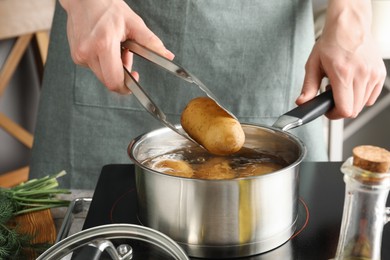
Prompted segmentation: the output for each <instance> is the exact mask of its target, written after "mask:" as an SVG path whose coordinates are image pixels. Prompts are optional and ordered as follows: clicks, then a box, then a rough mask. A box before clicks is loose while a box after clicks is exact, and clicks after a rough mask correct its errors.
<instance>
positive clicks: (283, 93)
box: [30, 0, 327, 188]
mask: <svg viewBox="0 0 390 260" xmlns="http://www.w3.org/2000/svg"><path fill="white" fill-rule="evenodd" d="M128 4H129V5H130V6H131V7H132V9H133V10H134V11H136V12H137V13H138V14H139V15H140V16H141V17H142V18H143V19H144V20H145V23H146V24H147V25H148V26H149V28H151V29H152V31H153V32H155V33H156V34H157V35H158V36H159V37H160V38H161V39H162V40H163V42H164V43H165V45H166V46H167V48H168V49H170V50H171V51H172V52H173V53H175V55H176V58H175V62H176V63H178V64H180V65H182V66H183V67H185V68H187V69H188V70H189V71H190V72H191V73H193V74H194V75H196V76H197V77H198V78H199V79H200V80H201V81H202V82H203V83H205V85H206V86H208V87H209V88H210V89H211V90H212V91H213V92H214V93H215V94H216V95H217V96H218V97H219V98H220V99H221V100H222V102H223V104H224V105H225V106H226V107H227V108H228V109H230V110H231V111H232V112H233V113H234V114H236V115H237V116H238V117H239V119H240V121H241V122H247V123H261V124H266V125H272V123H273V122H274V121H275V120H276V118H277V117H278V116H280V115H281V114H283V113H284V112H286V111H287V110H289V109H291V108H293V107H294V106H295V104H294V100H295V98H296V97H297V96H298V95H299V93H300V89H301V86H302V82H303V76H304V64H305V62H306V59H307V57H308V55H309V53H310V50H311V47H312V45H313V43H314V29H313V18H312V8H311V1H309V0H293V1H286V0H273V1H261V0H247V1H237V0H223V1H222V0H207V1H206V0H172V1H165V2H164V4H163V6H160V5H159V4H158V3H156V1H154V0H129V1H128ZM133 67H134V69H136V70H137V71H138V72H139V73H140V76H141V79H140V83H141V84H142V85H143V86H144V87H145V88H146V89H147V91H148V92H149V93H150V94H151V96H152V97H153V99H154V100H155V101H156V103H157V104H158V105H159V106H161V108H162V109H163V111H164V112H165V113H166V114H167V115H168V118H169V120H170V121H172V122H174V123H179V122H180V121H179V118H180V113H181V111H182V109H183V108H184V107H185V105H186V104H187V102H188V101H189V100H190V99H191V98H193V97H195V96H196V95H198V94H199V92H198V90H197V89H196V88H195V87H192V86H191V85H186V84H188V83H185V82H183V81H182V80H180V79H177V78H175V77H174V76H173V75H170V74H168V73H167V72H165V71H163V70H161V69H159V68H157V67H154V66H152V65H151V64H150V63H147V62H145V61H143V60H141V59H135V61H134V66H133ZM321 123H322V122H321V119H319V120H315V121H313V122H311V123H310V124H308V125H306V126H303V127H300V128H298V129H296V130H293V131H291V132H292V133H293V134H296V135H298V136H299V137H300V138H301V139H302V140H303V141H304V143H305V144H306V145H307V146H308V156H307V158H306V159H307V160H326V159H327V158H326V151H325V146H324V140H323V132H322V124H321ZM159 127H162V125H161V124H160V123H159V122H158V121H156V120H155V119H154V118H153V117H152V116H151V115H149V114H148V113H147V112H146V111H145V110H144V109H143V108H142V107H141V106H140V105H139V103H138V101H137V100H136V99H135V97H134V96H131V95H130V96H121V95H118V94H116V93H111V92H109V91H108V90H107V89H106V88H105V87H104V86H103V85H102V84H101V83H100V82H99V81H98V80H97V79H96V77H95V76H94V75H93V74H92V72H91V71H90V70H88V69H86V68H82V67H80V66H76V65H74V63H73V61H72V60H71V57H70V52H69V47H68V43H67V39H66V14H65V12H64V10H63V9H62V8H61V7H60V6H59V5H58V4H57V7H56V11H55V16H54V21H53V27H52V32H51V42H50V47H49V56H48V60H47V64H46V68H45V76H44V82H43V88H42V92H41V99H40V106H39V111H38V119H37V125H36V130H35V142H34V147H33V152H32V159H31V171H30V178H34V177H40V176H43V175H47V174H53V173H56V172H59V171H61V170H66V171H67V173H68V174H67V175H66V176H65V177H62V179H61V185H63V187H72V188H93V187H94V186H95V184H96V181H97V178H98V175H99V173H100V171H101V168H102V167H103V166H104V165H106V164H116V163H131V161H130V160H129V158H128V156H127V151H126V149H127V146H128V144H129V143H130V141H131V140H132V139H133V138H134V137H136V136H138V135H140V134H143V133H145V132H148V131H151V130H153V129H156V128H159Z"/></svg>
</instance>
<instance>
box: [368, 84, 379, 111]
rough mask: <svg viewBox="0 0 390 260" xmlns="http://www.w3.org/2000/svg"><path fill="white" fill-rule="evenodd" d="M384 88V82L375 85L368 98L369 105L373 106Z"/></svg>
mask: <svg viewBox="0 0 390 260" xmlns="http://www.w3.org/2000/svg"><path fill="white" fill-rule="evenodd" d="M382 88H383V83H379V84H376V85H375V87H374V90H373V91H372V92H371V95H370V97H369V98H368V100H367V103H366V105H367V106H372V105H373V104H374V103H375V102H376V100H377V99H378V97H379V94H380V93H381V92H382Z"/></svg>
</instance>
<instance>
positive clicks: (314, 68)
mask: <svg viewBox="0 0 390 260" xmlns="http://www.w3.org/2000/svg"><path fill="white" fill-rule="evenodd" d="M318 64H319V59H318V57H316V56H315V54H314V56H311V58H310V59H309V60H308V62H307V64H306V74H305V78H304V81H303V86H302V91H301V95H300V96H299V97H298V98H297V99H296V101H295V103H296V104H297V105H301V104H303V103H305V102H307V101H309V100H311V99H313V98H314V97H315V96H316V95H317V93H318V89H319V87H320V84H321V80H322V77H323V72H322V70H321V69H320V66H319V65H318Z"/></svg>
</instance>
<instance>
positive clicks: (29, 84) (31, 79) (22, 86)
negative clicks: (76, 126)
mask: <svg viewBox="0 0 390 260" xmlns="http://www.w3.org/2000/svg"><path fill="white" fill-rule="evenodd" d="M13 42H14V40H2V41H0V64H4V61H5V59H6V58H7V56H8V53H9V51H10V49H11V47H12V43H13ZM33 61H34V60H33V54H32V51H31V49H28V51H27V52H26V54H25V55H24V56H23V58H22V60H21V63H20V65H19V66H18V68H17V70H16V72H15V75H14V76H13V77H12V79H11V81H10V83H9V85H8V87H7V88H6V90H5V91H4V93H3V95H2V96H1V97H0V111H1V112H2V113H3V114H5V115H6V116H8V117H9V118H11V119H13V120H14V121H15V122H17V123H19V124H21V125H22V126H23V127H24V128H25V129H27V130H28V131H30V132H32V131H33V129H34V124H35V117H36V111H37V103H38V98H39V80H38V77H37V73H36V71H35V69H34V68H35V67H34V63H33ZM1 66H2V65H1ZM29 156H30V150H29V149H27V148H26V147H25V146H24V145H23V144H21V143H20V142H18V141H17V140H16V139H14V138H13V137H11V136H10V135H9V134H8V133H7V132H5V131H4V129H2V128H0V173H3V172H7V171H10V170H15V169H17V168H20V167H23V166H25V165H27V164H28V162H29Z"/></svg>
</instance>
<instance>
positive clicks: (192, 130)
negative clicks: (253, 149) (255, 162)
mask: <svg viewBox="0 0 390 260" xmlns="http://www.w3.org/2000/svg"><path fill="white" fill-rule="evenodd" d="M181 125H182V126H183V129H184V130H185V131H186V132H187V133H188V135H189V136H191V137H192V138H193V139H194V140H195V141H196V142H198V143H199V144H201V145H202V146H203V147H204V148H205V149H206V150H208V151H209V152H210V153H212V154H215V155H229V154H233V153H236V152H237V151H239V150H240V149H241V147H242V146H243V145H244V142H245V134H244V131H243V129H242V127H241V124H240V122H238V121H237V120H236V119H235V118H233V117H232V116H231V115H229V114H228V113H227V112H226V111H225V110H223V109H222V108H221V107H220V106H219V105H218V104H217V103H216V102H215V101H214V100H212V99H211V98H208V97H198V98H195V99H193V100H191V101H190V102H189V103H188V105H187V106H186V108H185V109H184V111H183V113H182V114H181Z"/></svg>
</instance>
